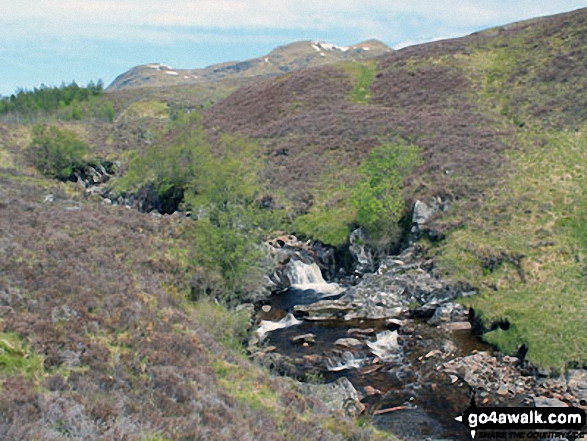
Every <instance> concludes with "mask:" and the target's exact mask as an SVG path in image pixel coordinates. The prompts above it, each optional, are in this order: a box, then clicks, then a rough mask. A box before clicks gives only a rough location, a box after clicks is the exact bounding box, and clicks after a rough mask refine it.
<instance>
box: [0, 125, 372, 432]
mask: <svg viewBox="0 0 587 441" xmlns="http://www.w3.org/2000/svg"><path fill="white" fill-rule="evenodd" d="M0 133H1V144H0V145H1V148H0V233H1V234H0V255H1V258H0V382H1V384H2V387H1V390H0V438H1V439H6V440H8V439H10V440H25V439H26V440H30V439H43V440H49V439H52V440H58V439H59V440H61V439H80V440H81V439H129V440H130V439H136V440H145V439H150V440H175V439H214V440H234V439H268V440H269V439H272V440H278V439H340V436H342V435H341V434H344V436H345V437H349V436H351V437H352V436H356V437H359V438H360V437H362V436H364V437H367V436H372V431H371V430H369V429H366V428H365V429H361V428H359V427H358V426H357V425H355V424H354V423H352V422H349V421H348V420H346V419H344V418H343V415H342V414H340V415H339V416H336V415H333V414H332V413H331V411H329V409H328V408H326V407H325V406H324V404H322V403H321V402H320V401H318V400H315V399H313V398H311V397H309V396H305V395H302V394H301V393H300V391H299V390H298V389H297V388H296V387H295V386H294V385H293V382H289V381H286V380H282V379H273V378H272V377H270V375H269V374H268V372H267V371H266V370H263V369H261V368H259V367H258V366H255V365H253V364H251V363H250V362H249V361H248V360H247V358H246V357H245V356H244V349H243V346H242V344H243V341H244V340H245V338H246V335H247V332H248V328H249V326H250V325H249V315H248V314H247V313H246V312H245V311H241V312H228V311H227V309H226V308H225V307H223V306H220V305H219V304H217V303H214V302H212V301H211V300H205V299H202V300H201V301H199V302H195V301H190V300H189V298H191V296H192V294H190V293H191V292H192V288H191V286H192V277H193V274H194V273H195V268H194V266H193V261H192V257H193V256H192V254H191V252H192V251H191V250H192V246H191V245H192V244H190V243H189V242H188V240H187V239H186V236H185V234H184V232H183V229H184V228H185V227H186V223H188V222H192V221H189V220H186V219H185V218H183V219H182V218H178V217H171V216H164V217H155V216H151V215H148V214H145V213H141V212H139V211H137V210H131V209H128V208H125V207H124V206H111V205H108V204H106V205H105V204H104V203H103V202H101V199H99V198H98V200H97V201H96V200H92V198H89V199H88V197H87V196H88V195H87V194H86V195H85V196H84V194H83V191H82V190H80V188H79V186H78V185H76V184H74V183H71V182H68V183H63V182H59V181H58V180H55V179H52V178H50V177H45V176H43V175H42V174H41V173H39V172H37V171H36V170H35V169H34V168H33V167H32V166H30V165H28V164H29V163H28V162H27V161H28V160H27V159H26V155H25V154H24V153H25V151H26V148H27V145H28V143H29V142H30V139H31V137H32V136H33V135H32V133H31V131H30V129H29V128H27V127H23V126H14V125H12V126H2V127H1V129H0ZM337 418H339V419H338V420H337ZM369 434H371V435H369ZM359 438H357V439H359Z"/></svg>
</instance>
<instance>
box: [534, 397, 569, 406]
mask: <svg viewBox="0 0 587 441" xmlns="http://www.w3.org/2000/svg"><path fill="white" fill-rule="evenodd" d="M534 406H535V407H569V406H568V405H567V404H566V403H565V402H563V401H561V400H557V399H556V398H548V397H534Z"/></svg>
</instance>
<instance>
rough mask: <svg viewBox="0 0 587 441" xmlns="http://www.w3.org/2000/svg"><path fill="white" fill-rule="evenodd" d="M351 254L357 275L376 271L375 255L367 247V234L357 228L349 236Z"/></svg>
mask: <svg viewBox="0 0 587 441" xmlns="http://www.w3.org/2000/svg"><path fill="white" fill-rule="evenodd" d="M349 243H350V245H349V252H350V253H351V256H352V257H353V265H354V269H355V273H357V274H365V273H368V272H371V271H373V270H374V269H375V260H374V258H373V253H372V252H371V250H370V249H369V248H368V246H367V233H366V231H365V230H364V229H363V228H357V229H356V230H354V231H353V232H352V233H351V234H350V236H349Z"/></svg>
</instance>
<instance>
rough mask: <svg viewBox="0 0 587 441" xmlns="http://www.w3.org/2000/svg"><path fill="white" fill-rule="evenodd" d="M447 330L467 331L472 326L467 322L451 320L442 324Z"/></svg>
mask: <svg viewBox="0 0 587 441" xmlns="http://www.w3.org/2000/svg"><path fill="white" fill-rule="evenodd" d="M444 327H445V328H446V329H448V330H449V331H468V330H469V329H471V328H472V326H471V323H469V322H452V323H447V324H445V325H444Z"/></svg>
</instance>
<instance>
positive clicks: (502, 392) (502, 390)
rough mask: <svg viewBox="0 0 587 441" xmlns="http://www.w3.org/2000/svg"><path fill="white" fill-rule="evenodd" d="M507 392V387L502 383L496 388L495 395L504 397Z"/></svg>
mask: <svg viewBox="0 0 587 441" xmlns="http://www.w3.org/2000/svg"><path fill="white" fill-rule="evenodd" d="M507 394H508V387H507V385H505V384H502V385H501V386H499V389H497V395H499V396H501V397H505V396H506V395H507Z"/></svg>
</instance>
